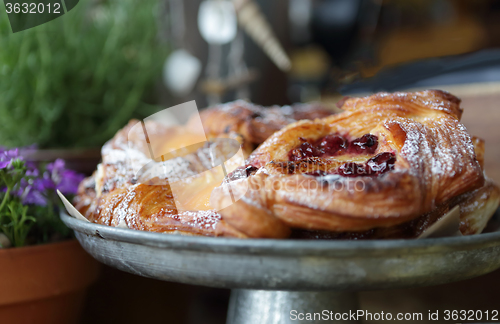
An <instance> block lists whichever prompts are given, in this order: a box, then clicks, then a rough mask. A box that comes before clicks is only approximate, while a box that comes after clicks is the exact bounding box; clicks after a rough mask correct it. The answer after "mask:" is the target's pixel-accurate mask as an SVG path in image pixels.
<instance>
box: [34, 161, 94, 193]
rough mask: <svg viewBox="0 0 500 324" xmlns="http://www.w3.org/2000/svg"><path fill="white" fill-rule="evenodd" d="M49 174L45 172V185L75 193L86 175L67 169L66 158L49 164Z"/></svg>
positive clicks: (63, 191) (64, 191) (62, 191)
mask: <svg viewBox="0 0 500 324" xmlns="http://www.w3.org/2000/svg"><path fill="white" fill-rule="evenodd" d="M46 169H47V172H46V173H48V176H46V174H44V177H43V178H44V179H45V180H50V181H51V182H52V183H50V182H49V181H46V182H45V184H44V185H45V186H46V187H47V188H50V189H54V190H56V189H57V190H59V191H61V193H63V194H71V195H74V194H76V193H77V191H78V185H79V184H80V182H81V181H82V180H83V178H85V176H84V175H82V174H79V173H77V172H75V171H73V170H68V169H65V163H64V160H61V159H57V160H55V161H54V163H50V164H49V165H47V168H46Z"/></svg>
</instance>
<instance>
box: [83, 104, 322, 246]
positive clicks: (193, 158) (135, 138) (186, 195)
mask: <svg viewBox="0 0 500 324" xmlns="http://www.w3.org/2000/svg"><path fill="white" fill-rule="evenodd" d="M329 114H331V112H328V111H327V110H325V109H323V108H320V107H318V106H315V105H295V106H292V107H289V106H287V107H272V108H269V110H267V109H266V108H263V107H259V106H256V105H253V104H250V103H246V102H244V101H237V102H234V103H229V104H225V105H221V106H215V107H211V108H208V109H206V110H204V111H203V112H202V113H201V114H200V115H201V119H202V124H203V126H204V129H205V133H206V135H207V137H208V138H209V139H214V138H221V137H228V138H234V139H238V140H239V141H240V143H243V145H244V147H245V145H246V147H247V148H248V150H250V151H247V152H246V153H248V154H249V153H250V152H251V150H253V147H254V146H255V145H258V144H260V143H261V142H262V141H263V140H265V138H267V137H268V136H269V135H271V134H272V133H273V132H274V131H275V130H278V129H280V128H281V127H282V126H285V125H287V124H289V123H291V122H294V121H295V119H294V118H301V119H302V118H314V117H316V116H321V117H323V116H327V115H329ZM137 125H140V122H139V121H138V120H132V121H130V122H129V124H128V125H127V126H125V127H124V128H123V129H122V130H120V131H119V132H118V133H117V134H116V135H115V136H114V137H113V138H112V139H111V140H110V141H108V142H107V143H106V144H105V145H104V146H103V148H102V159H103V161H102V163H101V164H100V165H99V166H98V169H97V170H96V172H95V173H94V175H93V176H92V177H89V178H87V179H85V180H84V181H83V182H82V183H81V184H80V187H79V193H78V195H77V197H76V198H75V200H74V203H75V207H76V208H77V209H78V210H79V211H80V212H81V213H82V214H83V215H84V216H85V217H87V218H88V219H89V220H91V221H92V222H95V223H99V224H105V225H110V226H120V227H126V228H132V229H138V230H147V231H154V232H169V233H173V232H175V233H181V234H187V235H208V236H216V235H223V233H222V232H217V231H216V225H217V223H218V222H219V221H220V214H218V213H217V212H215V211H214V210H213V208H212V207H211V206H210V204H209V198H210V194H211V191H212V189H213V188H214V187H216V186H218V185H219V184H220V182H221V180H222V179H223V177H224V173H223V172H231V171H232V170H234V169H235V168H236V167H238V166H240V165H242V164H243V159H238V156H236V155H235V157H234V158H231V159H230V160H228V161H227V162H226V163H225V166H226V167H227V168H228V169H227V170H222V169H221V168H220V167H218V168H214V167H213V165H212V160H211V159H212V157H211V154H213V150H214V147H215V148H216V149H218V150H219V151H218V152H219V153H220V155H222V156H232V155H233V154H232V153H231V154H228V153H227V152H223V151H224V150H225V149H227V148H228V146H231V145H232V144H231V143H229V144H228V143H226V142H224V141H218V140H212V141H211V142H207V143H205V144H203V143H202V145H200V146H198V147H192V146H189V149H183V148H184V147H185V146H186V143H191V142H193V141H191V140H190V137H192V136H195V134H194V132H196V131H197V130H196V129H192V125H190V124H188V125H187V126H185V127H184V126H171V127H165V126H163V125H161V124H159V123H157V122H154V121H148V122H146V124H145V125H144V127H145V128H147V130H148V131H147V132H148V136H149V138H152V137H154V138H156V139H161V140H160V141H158V140H156V141H154V142H152V143H151V145H152V147H151V149H152V150H153V151H154V152H166V151H171V150H172V149H180V153H179V150H178V151H176V152H177V153H179V154H178V156H173V157H172V156H170V157H171V158H170V159H169V160H168V161H166V162H162V163H163V164H161V165H160V164H158V165H159V166H160V167H161V171H162V172H161V173H160V174H158V173H155V171H156V169H155V165H156V164H154V163H153V166H152V168H151V170H146V172H145V174H152V176H151V177H150V178H149V179H146V181H145V179H139V178H138V174H140V172H139V170H142V171H143V170H144V169H143V168H144V166H148V165H150V162H151V161H152V159H151V156H150V148H149V147H148V141H147V140H146V138H145V135H144V131H143V128H142V127H136V126H137ZM228 126H231V127H230V128H228ZM221 143H222V144H223V145H222V144H221ZM236 143H237V142H236ZM238 147H239V145H238ZM229 151H231V150H229ZM233 151H234V150H233ZM248 154H247V156H248ZM163 166H164V167H163ZM150 171H151V172H150ZM172 181H173V182H175V185H176V193H177V195H178V196H177V200H176V199H175V198H174V195H173V193H172V188H171V182H172ZM152 183H154V184H156V185H151V184H152ZM158 184H159V185H158ZM180 201H182V204H181V202H180Z"/></svg>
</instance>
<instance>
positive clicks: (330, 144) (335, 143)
mask: <svg viewBox="0 0 500 324" xmlns="http://www.w3.org/2000/svg"><path fill="white" fill-rule="evenodd" d="M318 142H319V145H318V146H319V150H320V152H322V155H329V156H334V155H337V154H339V153H341V152H342V151H344V150H345V149H346V148H347V145H348V144H349V143H348V142H347V141H346V140H345V138H343V137H342V136H339V135H327V136H325V137H323V138H322V139H320V140H318Z"/></svg>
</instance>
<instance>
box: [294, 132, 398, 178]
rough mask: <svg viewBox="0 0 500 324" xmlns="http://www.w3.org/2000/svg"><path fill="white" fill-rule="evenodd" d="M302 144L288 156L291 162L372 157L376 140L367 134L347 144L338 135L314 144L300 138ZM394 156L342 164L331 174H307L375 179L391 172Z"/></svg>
mask: <svg viewBox="0 0 500 324" xmlns="http://www.w3.org/2000/svg"><path fill="white" fill-rule="evenodd" d="M300 140H301V141H302V143H301V144H300V145H299V146H297V147H296V148H294V149H292V150H291V151H290V152H288V158H289V160H290V161H300V160H303V159H308V158H312V157H328V156H336V155H341V154H345V153H350V154H374V153H375V151H376V150H377V147H378V138H377V136H375V135H372V134H366V135H363V136H361V137H359V138H356V139H355V140H353V141H348V140H346V139H345V138H344V137H342V136H340V135H337V134H330V135H327V136H325V137H323V138H320V139H318V140H316V141H314V140H307V139H305V138H300ZM395 163H396V155H395V154H394V153H390V152H384V153H380V154H377V155H376V156H374V157H372V158H371V159H369V160H368V161H367V162H366V163H363V164H359V163H354V162H348V163H344V164H342V165H341V166H340V167H339V168H338V169H337V170H335V171H334V172H326V171H314V172H309V173H307V174H309V175H312V176H324V175H327V174H339V175H342V176H346V177H358V176H378V175H380V174H382V173H385V172H387V171H390V170H392V169H394V164H395Z"/></svg>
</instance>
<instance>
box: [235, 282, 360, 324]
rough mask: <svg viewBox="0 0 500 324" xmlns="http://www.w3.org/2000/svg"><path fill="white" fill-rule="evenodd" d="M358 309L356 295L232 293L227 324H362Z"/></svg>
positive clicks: (290, 292)
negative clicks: (352, 317) (353, 317)
mask: <svg viewBox="0 0 500 324" xmlns="http://www.w3.org/2000/svg"><path fill="white" fill-rule="evenodd" d="M357 309H358V299H357V296H356V293H348V292H342V293H338V292H309V291H307V292H304V291H267V290H250V289H233V290H232V291H231V299H230V301H229V311H228V317H227V324H255V323H259V324H288V323H324V322H325V321H328V323H359V322H358V321H355V320H350V319H349V314H352V313H356V311H357ZM315 315H316V318H315V317H314V316H315ZM342 316H343V317H344V318H343V319H342ZM335 317H337V318H335Z"/></svg>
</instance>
